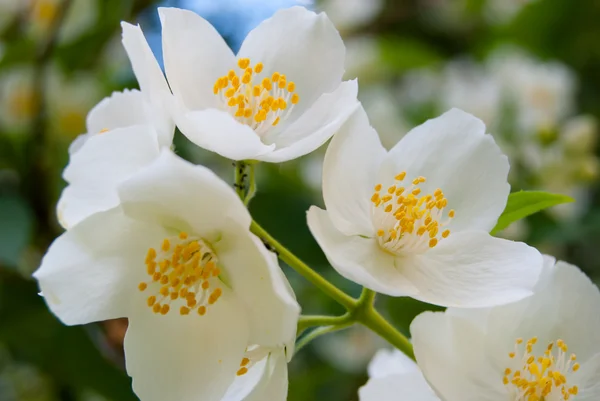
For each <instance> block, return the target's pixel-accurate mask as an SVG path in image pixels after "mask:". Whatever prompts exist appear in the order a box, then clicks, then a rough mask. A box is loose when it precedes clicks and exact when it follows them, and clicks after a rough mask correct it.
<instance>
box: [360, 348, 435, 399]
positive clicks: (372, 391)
mask: <svg viewBox="0 0 600 401" xmlns="http://www.w3.org/2000/svg"><path fill="white" fill-rule="evenodd" d="M368 372H369V381H368V382H367V384H365V385H364V386H363V387H361V388H360V390H359V391H358V396H359V399H360V401H396V400H407V401H408V400H410V401H440V399H439V398H438V397H437V396H436V395H435V393H434V392H433V390H432V389H431V387H429V384H427V381H426V380H425V378H424V377H423V374H422V373H421V371H420V370H419V368H418V366H417V364H416V363H415V362H413V361H412V360H411V359H409V358H408V357H407V356H406V355H404V354H403V353H402V352H400V351H398V350H387V349H381V350H379V351H378V352H377V353H376V354H375V356H374V357H373V359H372V360H371V363H370V364H369V369H368Z"/></svg>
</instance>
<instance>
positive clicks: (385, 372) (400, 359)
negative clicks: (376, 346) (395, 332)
mask: <svg viewBox="0 0 600 401" xmlns="http://www.w3.org/2000/svg"><path fill="white" fill-rule="evenodd" d="M367 371H368V372H369V377H370V378H372V379H376V378H382V377H386V376H392V375H401V374H405V373H409V372H414V371H419V368H418V367H417V364H416V363H415V362H414V361H413V360H412V359H410V358H409V357H407V356H406V355H404V354H403V353H402V352H400V351H398V350H397V349H393V350H391V349H380V350H378V351H377V353H376V354H375V355H374V356H373V359H371V362H369V366H368V368H367Z"/></svg>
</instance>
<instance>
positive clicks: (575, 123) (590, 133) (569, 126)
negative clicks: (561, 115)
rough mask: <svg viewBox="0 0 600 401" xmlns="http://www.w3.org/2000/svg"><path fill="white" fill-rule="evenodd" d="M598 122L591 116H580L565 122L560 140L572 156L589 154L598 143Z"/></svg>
mask: <svg viewBox="0 0 600 401" xmlns="http://www.w3.org/2000/svg"><path fill="white" fill-rule="evenodd" d="M597 135H598V121H596V119H595V118H594V117H593V116H591V115H579V116H576V117H573V118H570V119H569V120H567V121H565V123H564V124H563V126H562V128H561V130H560V134H559V140H560V141H561V142H562V143H563V145H564V147H565V150H566V151H567V152H569V153H571V154H587V153H589V152H590V151H593V149H594V148H595V147H596V143H597V141H598V138H597Z"/></svg>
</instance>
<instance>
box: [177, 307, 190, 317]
mask: <svg viewBox="0 0 600 401" xmlns="http://www.w3.org/2000/svg"><path fill="white" fill-rule="evenodd" d="M189 313H190V308H188V307H187V306H182V307H181V308H179V314H180V315H182V316H185V315H187V314H189Z"/></svg>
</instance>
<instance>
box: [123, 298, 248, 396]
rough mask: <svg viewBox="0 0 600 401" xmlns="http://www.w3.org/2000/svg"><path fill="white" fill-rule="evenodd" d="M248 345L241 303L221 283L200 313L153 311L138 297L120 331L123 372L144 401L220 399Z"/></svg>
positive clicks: (245, 319) (231, 380)
mask: <svg viewBox="0 0 600 401" xmlns="http://www.w3.org/2000/svg"><path fill="white" fill-rule="evenodd" d="M247 344H248V325H247V318H246V316H245V315H244V308H243V305H242V304H241V303H240V302H239V300H238V299H237V298H236V296H235V295H234V294H233V293H232V292H231V291H229V290H227V289H226V288H223V295H222V296H221V297H220V298H219V300H218V301H217V302H216V303H215V304H214V305H211V306H210V308H208V311H207V313H206V315H205V316H198V315H195V314H192V315H187V316H181V315H179V314H178V313H177V311H172V312H171V313H168V314H167V315H164V316H163V315H160V314H154V313H153V312H152V311H151V310H150V308H148V307H146V304H145V302H144V300H143V299H141V298H140V302H139V306H138V307H137V309H136V310H135V313H132V315H131V316H130V317H129V328H128V329H127V334H126V335H125V344H124V346H125V360H126V367H127V373H128V374H129V375H130V376H131V377H132V378H133V389H134V391H135V393H136V394H137V395H138V397H139V398H140V399H142V400H145V401H165V400H178V401H197V400H198V399H199V398H201V399H202V400H203V401H220V400H221V399H222V397H223V395H224V394H225V392H226V391H227V388H228V387H229V386H230V385H231V383H232V382H233V381H234V379H235V377H236V374H235V372H236V371H237V370H238V369H239V365H240V361H241V360H242V358H243V356H244V352H245V349H246V346H247Z"/></svg>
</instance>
